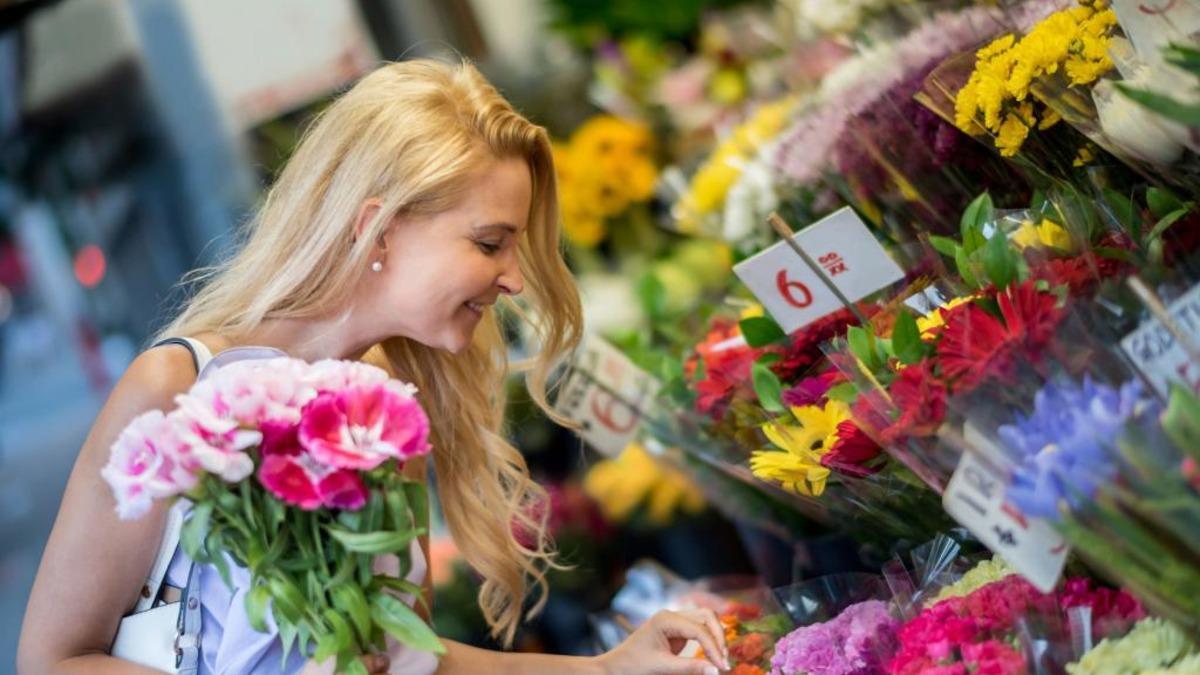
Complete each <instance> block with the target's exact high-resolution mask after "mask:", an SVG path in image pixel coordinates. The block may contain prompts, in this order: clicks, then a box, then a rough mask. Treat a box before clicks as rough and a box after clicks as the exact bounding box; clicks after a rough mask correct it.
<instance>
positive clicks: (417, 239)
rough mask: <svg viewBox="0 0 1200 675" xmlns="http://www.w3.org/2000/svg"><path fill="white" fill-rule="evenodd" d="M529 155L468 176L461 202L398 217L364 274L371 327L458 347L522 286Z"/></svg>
mask: <svg viewBox="0 0 1200 675" xmlns="http://www.w3.org/2000/svg"><path fill="white" fill-rule="evenodd" d="M532 193H533V188H532V181H531V179H530V173H529V165H528V164H527V163H526V162H525V160H524V159H520V158H510V159H489V160H488V161H487V162H485V163H483V164H481V165H480V166H479V168H478V170H477V171H476V172H475V173H474V175H473V176H471V177H470V178H469V179H468V185H467V189H466V190H465V191H464V192H463V198H462V201H460V202H459V203H458V204H457V205H456V206H454V207H453V208H451V209H450V210H448V211H445V212H442V213H439V214H436V215H432V216H413V217H399V218H397V219H396V220H395V221H394V222H393V223H392V226H391V227H390V228H389V229H388V231H387V233H386V234H385V235H384V239H383V242H382V244H383V245H382V246H381V247H380V249H378V250H376V252H375V254H374V256H373V257H372V258H371V261H372V262H374V261H379V262H381V263H382V264H383V269H382V270H380V271H379V272H373V271H368V272H367V273H366V274H365V279H364V286H365V288H364V289H363V290H364V295H365V297H363V296H360V297H361V298H362V299H363V300H364V301H365V302H364V304H363V305H361V306H360V307H362V308H363V309H366V310H367V314H368V317H367V318H368V321H372V322H374V323H375V325H371V326H367V329H368V330H372V331H374V330H379V329H380V328H384V327H386V328H387V329H388V330H387V333H388V334H390V335H398V336H403V337H407V338H410V339H412V340H416V341H417V342H420V343H422V344H425V345H427V346H430V347H434V348H437V349H445V350H448V351H451V352H459V351H461V350H463V349H465V348H466V347H467V346H469V345H470V344H471V337H472V335H473V334H474V332H475V326H476V325H478V323H479V321H480V319H481V318H482V317H483V313H484V312H487V311H489V310H490V308H491V305H492V304H494V303H495V302H496V300H497V298H499V297H500V296H501V295H516V294H517V293H520V292H521V289H522V287H523V281H522V278H521V270H520V269H519V267H518V264H517V244H518V243H519V241H520V239H521V237H523V236H525V229H526V227H527V226H528V222H527V221H528V219H529V209H530V202H531V201H532V199H533V195H532Z"/></svg>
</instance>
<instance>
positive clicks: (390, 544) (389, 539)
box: [328, 527, 425, 555]
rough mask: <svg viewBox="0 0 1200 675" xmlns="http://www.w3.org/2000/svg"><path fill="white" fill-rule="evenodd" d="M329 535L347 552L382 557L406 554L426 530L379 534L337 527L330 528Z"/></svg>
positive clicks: (381, 532) (380, 532)
mask: <svg viewBox="0 0 1200 675" xmlns="http://www.w3.org/2000/svg"><path fill="white" fill-rule="evenodd" d="M328 529H329V534H330V535H332V536H333V538H334V539H336V540H337V541H338V543H339V544H341V545H342V546H343V547H344V548H345V549H346V550H347V551H353V552H355V553H369V554H371V555H380V554H383V553H396V554H400V553H403V552H404V549H405V548H407V547H408V545H409V544H411V543H412V540H413V539H415V538H416V537H417V536H419V535H421V534H424V533H425V529H424V528H416V529H414V530H410V531H407V532H395V531H390V530H380V531H377V532H350V531H349V530H343V529H340V528H336V527H330V528H328Z"/></svg>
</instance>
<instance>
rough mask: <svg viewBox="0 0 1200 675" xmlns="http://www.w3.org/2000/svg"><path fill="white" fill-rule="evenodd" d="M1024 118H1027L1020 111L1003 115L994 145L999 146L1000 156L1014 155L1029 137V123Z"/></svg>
mask: <svg viewBox="0 0 1200 675" xmlns="http://www.w3.org/2000/svg"><path fill="white" fill-rule="evenodd" d="M1023 105H1029V104H1028V103H1026V104H1023ZM1030 112H1032V111H1030ZM1026 119H1028V118H1027V117H1025V116H1023V115H1022V114H1021V113H1020V111H1017V112H1010V113H1008V115H1007V116H1005V118H1004V122H1003V123H1001V124H1000V129H999V131H998V133H997V134H996V147H997V148H1000V154H1001V155H1002V156H1004V157H1012V156H1014V155H1016V154H1017V152H1019V151H1020V150H1021V146H1022V145H1024V144H1025V139H1026V138H1028V137H1029V127H1030V123H1028V122H1026V121H1025V120H1026Z"/></svg>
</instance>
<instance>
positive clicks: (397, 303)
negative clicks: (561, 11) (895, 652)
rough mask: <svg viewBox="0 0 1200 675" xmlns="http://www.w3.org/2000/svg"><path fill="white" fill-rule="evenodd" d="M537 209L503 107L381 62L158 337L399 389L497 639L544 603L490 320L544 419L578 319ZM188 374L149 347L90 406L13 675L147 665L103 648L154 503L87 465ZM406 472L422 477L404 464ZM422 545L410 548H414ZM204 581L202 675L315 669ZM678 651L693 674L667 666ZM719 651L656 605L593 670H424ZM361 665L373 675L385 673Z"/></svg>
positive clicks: (535, 144) (465, 78)
mask: <svg viewBox="0 0 1200 675" xmlns="http://www.w3.org/2000/svg"><path fill="white" fill-rule="evenodd" d="M557 216H558V214H557V200H556V195H555V180H554V167H553V164H552V159H551V152H550V143H549V140H548V137H547V135H546V132H545V130H544V129H542V128H541V127H537V126H535V125H533V124H531V123H530V122H529V121H527V120H526V119H524V118H523V117H521V116H520V115H519V114H518V113H516V112H515V111H514V110H513V109H512V107H511V106H510V105H509V104H508V103H507V102H506V101H505V100H504V99H503V98H502V97H501V96H500V95H499V94H498V93H497V92H496V91H495V89H493V88H492V87H491V86H490V85H489V84H488V83H487V82H486V81H485V80H484V79H483V77H482V76H481V75H480V74H479V73H478V72H477V71H476V70H475V69H474V68H473V67H471V66H470V65H467V64H462V65H448V64H443V63H439V62H433V61H409V62H404V63H395V64H389V65H385V66H383V67H381V68H379V69H378V70H376V71H375V72H373V73H372V74H370V75H368V76H367V77H366V78H364V79H363V80H362V81H361V82H359V83H358V84H357V85H356V86H355V87H354V88H353V89H351V90H350V91H349V92H347V93H346V94H345V95H343V96H342V97H341V98H339V99H338V100H337V101H336V102H335V103H333V104H332V105H331V106H330V107H329V108H328V110H326V111H325V112H324V113H323V114H322V115H321V117H320V119H319V120H318V121H317V122H316V123H315V124H314V125H313V127H312V128H311V130H310V131H309V132H308V133H307V135H306V137H305V138H304V140H303V141H302V142H301V143H300V146H299V147H298V148H297V149H296V152H295V155H294V156H293V157H292V158H291V160H290V161H289V163H288V165H287V167H286V168H285V169H284V170H283V172H282V173H281V174H280V176H279V179H278V181H277V182H276V184H275V185H274V186H273V187H272V189H271V190H270V192H269V194H268V195H267V198H266V200H265V202H264V203H263V205H262V207H261V210H260V211H259V213H258V214H257V216H256V217H255V219H254V220H253V222H252V223H251V225H250V228H249V232H248V238H247V240H246V242H245V244H244V246H243V247H242V248H241V250H240V251H239V252H238V253H237V254H236V255H235V256H234V257H233V258H232V259H231V260H229V261H228V262H227V263H226V264H225V265H223V266H222V267H220V268H219V269H217V270H214V271H212V272H211V273H210V274H208V275H207V279H206V283H205V284H204V286H203V288H202V290H200V292H199V293H198V294H197V295H196V296H195V297H194V298H193V299H192V300H191V302H190V303H189V304H188V305H187V306H186V307H185V308H184V310H183V311H182V313H181V314H180V315H179V316H178V318H176V319H175V321H174V322H173V323H172V324H171V325H170V326H168V327H167V329H166V330H164V331H163V333H162V336H160V337H187V338H193V339H198V340H199V345H198V346H199V347H200V348H202V349H204V348H206V349H207V350H208V351H211V352H213V353H220V352H223V351H226V350H229V349H231V348H234V347H245V346H257V347H268V348H273V349H275V350H280V351H282V352H285V353H287V354H288V355H291V356H293V357H298V358H302V359H305V360H309V361H313V360H317V359H321V358H330V357H332V358H343V359H359V358H364V357H371V358H373V359H374V360H377V361H380V362H382V363H383V364H384V365H385V366H386V367H388V368H389V369H390V370H391V371H392V372H393V373H394V374H395V375H396V376H397V377H399V378H401V379H404V380H407V381H411V382H413V383H414V384H416V385H417V386H418V387H419V389H420V391H421V399H422V404H423V405H424V406H425V408H426V410H427V411H428V412H429V416H430V418H431V420H432V422H433V430H432V435H433V445H434V448H435V450H434V454H433V458H434V459H433V464H434V469H435V471H434V473H435V475H436V480H437V492H438V494H439V495H440V499H441V506H442V510H443V512H444V513H445V516H446V521H447V523H448V525H449V528H450V532H451V534H452V535H453V536H454V539H455V541H456V543H457V545H458V547H459V549H460V550H461V551H462V553H463V555H464V557H465V558H466V559H467V561H468V562H469V563H470V564H471V566H472V567H473V568H474V569H475V571H476V572H477V573H478V574H479V575H480V576H481V577H482V578H483V584H482V587H481V589H480V591H479V603H480V607H481V609H482V610H483V614H484V616H485V617H486V619H487V621H488V624H489V625H490V627H491V630H492V633H493V635H495V636H496V637H498V638H500V639H501V640H503V641H504V642H505V643H511V641H512V638H513V635H514V632H515V630H516V628H517V624H518V623H519V621H520V619H521V615H522V606H523V600H524V598H525V597H526V594H527V590H528V588H527V584H528V583H532V585H534V586H536V587H537V588H538V590H539V591H540V593H541V598H540V599H541V600H544V595H545V591H546V582H545V578H544V576H543V570H544V569H545V567H546V566H547V565H550V564H553V558H552V555H551V552H550V551H549V550H548V548H547V542H546V539H545V536H544V534H545V533H544V523H541V522H533V521H531V520H530V518H529V517H528V515H527V514H528V513H529V512H530V511H529V509H528V506H529V505H530V504H531V503H532V502H534V501H536V500H538V499H541V498H542V497H543V496H544V495H543V493H542V491H541V490H540V489H539V488H538V487H537V485H536V484H535V483H533V482H532V481H531V479H530V477H529V473H528V470H527V469H526V466H525V462H524V460H523V459H522V457H521V455H520V454H519V453H518V452H517V450H516V449H515V448H513V447H512V446H511V445H509V444H508V443H507V442H506V441H505V440H504V438H503V436H502V435H501V434H500V431H499V429H500V424H501V419H502V413H503V397H502V394H501V392H502V391H503V389H502V386H501V385H502V380H503V378H504V375H505V373H506V372H507V368H508V366H507V363H506V360H505V355H506V350H505V345H504V341H503V339H502V335H501V327H500V325H499V324H498V321H497V317H496V314H495V310H494V309H493V305H494V303H496V302H497V301H498V300H506V301H509V300H511V298H512V297H513V296H516V295H518V294H521V295H522V297H523V298H524V299H525V300H526V302H525V303H524V304H525V305H526V308H525V309H526V311H527V313H528V314H527V316H528V317H531V318H530V319H528V320H530V321H532V324H533V328H534V335H536V339H537V341H538V344H539V345H540V347H541V352H540V353H539V354H538V355H537V356H536V357H535V358H533V359H532V361H531V363H529V364H528V367H527V368H526V381H527V384H528V387H529V391H530V394H531V396H532V398H533V400H535V401H537V402H538V404H539V405H540V406H542V408H543V409H546V410H547V412H548V413H549V414H551V416H553V413H552V412H551V411H550V410H549V408H548V407H547V402H546V385H547V379H548V376H549V373H550V372H551V370H552V368H553V367H554V366H555V364H556V363H557V362H559V361H560V360H561V358H562V357H563V356H564V355H566V354H567V353H568V352H569V351H570V350H571V349H572V348H573V346H574V345H575V343H576V342H577V340H578V338H579V334H580V323H581V320H580V309H579V300H578V296H577V294H576V292H575V290H574V286H573V284H572V280H571V277H570V274H569V272H568V271H567V268H566V266H565V265H564V263H563V260H562V257H561V254H560V252H559V241H558V222H557V220H558V217H557ZM522 316H526V315H524V314H523V315H522ZM195 378H196V370H195V367H194V365H193V362H192V356H191V355H190V354H188V352H187V350H185V349H184V348H183V347H182V346H175V345H163V346H159V347H156V348H153V349H149V350H147V351H146V352H144V353H143V354H141V355H140V356H139V357H138V358H137V359H136V360H135V361H134V362H133V363H132V364H131V365H130V367H129V369H128V371H127V372H126V373H125V374H124V376H123V377H122V378H121V381H120V382H119V383H118V384H117V386H116V388H115V389H114V391H113V393H112V395H111V397H110V399H109V400H108V402H107V403H106V405H105V406H104V409H103V410H102V411H101V413H100V415H99V417H98V419H97V421H96V423H95V425H94V427H93V428H92V431H91V433H90V434H89V436H88V438H87V440H86V441H85V444H84V447H83V449H82V451H81V453H80V456H79V458H78V460H77V461H76V464H75V467H74V470H73V471H72V474H71V477H70V480H69V482H68V484H67V489H66V493H65V495H64V497H63V503H62V506H61V509H60V512H59V515H58V520H57V522H56V523H55V525H54V530H53V532H52V533H51V536H50V540H49V542H48V543H47V545H46V551H45V554H44V556H43V559H42V562H41V567H40V569H39V571H38V576H37V580H36V581H35V583H34V587H33V592H32V594H31V596H30V600H29V607H28V611H27V612H26V616H25V622H24V626H23V629H22V634H21V643H20V648H19V653H18V663H19V669H20V671H21V672H22V673H28V674H30V675H44V674H47V673H87V674H89V675H93V674H100V673H135V672H148V671H145V670H142V669H141V667H140V666H136V665H135V664H132V663H131V662H128V661H121V660H119V659H116V658H113V657H111V656H109V655H108V654H107V653H106V652H107V650H108V648H109V645H110V644H111V642H112V639H113V635H114V633H115V631H116V629H117V625H118V622H119V621H120V619H121V617H122V616H123V615H124V614H125V613H127V612H128V611H129V609H130V608H131V607H132V606H133V605H134V602H135V600H136V598H137V596H138V593H139V588H140V586H141V584H142V581H143V579H144V578H145V576H146V572H147V570H148V568H149V567H150V565H151V562H152V559H153V557H154V554H155V551H156V546H157V545H158V543H159V540H160V537H161V532H162V529H163V523H164V520H165V518H166V508H165V507H164V506H162V505H158V506H157V510H156V511H155V512H154V513H153V517H147V518H142V519H140V520H137V521H132V522H127V521H119V520H117V518H116V516H115V515H114V513H113V498H112V496H111V493H110V491H109V490H108V488H107V486H106V485H105V484H104V483H103V482H102V480H101V478H100V469H101V467H102V466H103V465H104V463H105V461H106V459H107V454H108V448H109V446H110V445H111V444H112V442H113V440H114V439H115V437H116V435H117V434H118V433H119V431H120V430H121V429H122V427H123V426H124V425H125V424H126V423H127V422H128V421H129V420H131V419H132V418H133V417H134V416H136V415H138V414H140V413H142V412H144V411H146V410H149V409H154V408H158V409H168V408H170V407H171V406H172V399H173V397H174V396H175V395H176V394H178V393H180V392H182V391H185V390H186V389H188V388H189V387H190V386H191V384H192V383H193V382H194V380H195ZM411 470H412V472H413V473H412V475H414V476H422V477H423V476H424V475H425V472H424V470H423V467H420V466H412V467H411ZM513 523H518V524H519V526H520V527H523V528H525V529H526V530H527V531H532V532H536V533H538V536H537V537H536V541H537V544H536V546H535V547H534V549H533V550H530V549H528V548H525V547H522V546H521V545H519V544H518V543H517V542H516V541H514V539H513V534H512V531H513V526H512V524H513ZM426 543H427V542H424V541H422V542H421V551H428V550H429V549H428V546H427V545H425V544H426ZM85 561H86V562H85ZM210 576H211V575H210ZM424 581H425V584H426V591H427V593H428V592H429V585H428V584H429V581H428V579H425V580H424ZM204 588H207V586H205V587H202V590H201V602H202V603H203V605H204V612H205V621H204V629H203V633H202V636H201V637H202V647H201V651H202V654H201V657H202V658H201V666H200V672H220V671H222V669H224V670H225V672H262V673H278V672H280V669H281V666H283V671H284V672H295V671H296V670H300V669H305V670H309V671H315V670H319V669H320V668H321V667H322V666H319V665H318V664H313V663H303V662H301V663H293V662H291V661H289V662H288V663H286V664H284V663H281V662H280V656H279V653H280V652H279V650H278V643H279V641H278V638H277V637H276V636H263V635H261V634H250V635H248V634H245V633H246V631H247V630H248V629H246V628H245V620H244V612H243V610H242V604H241V603H240V602H231V601H230V600H229V598H228V597H224V598H215V597H212V593H213V592H215V591H213V592H208V591H204ZM206 593H207V594H208V595H207V596H206ZM226 595H228V592H227V591H226ZM540 604H541V603H540V602H539V603H537V604H536V605H535V607H537V606H540ZM239 615H242V616H241V617H239ZM239 618H240V619H241V620H240V621H239ZM234 633H238V634H234ZM214 634H215V635H214ZM688 639H692V640H696V641H697V642H699V644H700V645H701V646H702V647H703V648H704V651H705V653H706V654H707V655H709V659H711V662H710V661H706V660H697V659H687V658H683V657H680V656H678V655H677V652H678V650H679V649H680V647H681V646H682V643H683V642H684V641H685V640H688ZM222 652H235V653H232V654H230V653H224V654H223V653H222ZM724 653H725V647H724V639H723V631H722V629H721V627H720V624H719V623H718V622H717V620H716V617H715V616H714V615H713V614H712V613H711V612H706V613H678V614H676V613H667V612H664V613H661V614H659V615H657V616H656V617H655V618H654V619H653V620H651V621H650V622H649V623H648V624H646V625H645V626H643V627H642V628H641V629H640V630H638V631H637V632H635V633H634V634H633V635H632V636H631V637H630V638H629V639H628V640H627V641H626V642H625V643H624V644H622V645H621V646H620V647H618V648H617V649H615V650H613V651H612V652H609V653H607V654H604V655H602V656H599V657H595V658H574V657H557V656H543V655H522V654H511V653H505V654H497V653H491V652H486V651H483V650H479V649H474V648H471V647H468V646H465V645H461V644H455V643H453V642H447V654H446V655H445V656H444V657H442V658H441V660H440V662H438V663H431V664H430V665H429V666H428V667H427V668H425V669H424V671H425V672H431V671H432V670H433V669H435V668H436V672H438V673H480V672H496V673H550V672H553V673H574V672H578V673H591V672H597V673H605V672H608V673H630V674H638V673H702V672H712V673H715V672H716V666H718V665H720V666H724V665H725V659H724V658H723V656H724ZM389 656H391V657H392V661H393V662H394V663H395V664H396V668H397V670H395V672H419V671H421V670H422V669H420V668H417V667H415V666H413V665H412V664H413V663H415V661H416V660H419V659H416V660H414V659H413V658H411V657H412V654H405V653H404V650H403V649H402V648H401V647H399V646H394V648H393V650H392V651H391V652H390V653H389ZM364 660H365V661H366V662H367V664H368V666H369V667H370V668H372V669H374V670H375V671H376V672H386V668H387V667H388V665H387V660H388V659H387V658H379V657H371V658H367V659H364ZM430 660H432V659H430ZM229 664H237V665H236V666H233V665H229ZM400 664H408V665H405V666H401V665H400ZM323 667H325V668H328V664H324V666H323Z"/></svg>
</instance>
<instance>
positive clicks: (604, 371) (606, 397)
mask: <svg viewBox="0 0 1200 675" xmlns="http://www.w3.org/2000/svg"><path fill="white" fill-rule="evenodd" d="M660 386H661V385H660V383H659V382H658V380H656V379H654V378H653V377H651V376H650V375H649V374H648V373H647V372H645V371H644V370H642V369H640V368H638V367H637V366H635V365H634V364H633V362H632V361H630V360H629V357H627V356H625V355H624V354H622V353H621V352H620V350H618V349H617V348H616V347H613V346H612V345H611V344H609V343H608V342H606V341H605V340H603V339H602V338H599V337H596V336H594V335H588V336H586V337H585V338H584V340H583V343H582V344H581V345H580V347H579V351H578V352H576V355H575V360H574V362H573V363H572V366H571V373H570V375H569V376H568V378H567V381H566V383H565V384H564V385H563V387H562V390H561V391H560V392H559V395H558V399H557V400H556V401H555V408H556V409H557V410H558V411H559V412H560V413H562V414H563V415H565V416H566V417H569V418H570V419H572V420H574V421H576V422H578V423H579V424H580V426H581V429H580V431H579V434H580V436H582V437H583V440H584V441H586V442H587V443H588V444H589V445H591V446H592V447H594V448H596V450H597V451H599V452H601V453H603V454H605V455H607V456H609V457H615V456H617V455H619V454H620V453H621V451H622V450H624V449H625V447H626V446H627V445H629V443H630V442H632V441H633V440H634V439H635V438H636V436H637V431H638V426H639V425H640V424H641V421H642V416H643V414H644V413H645V412H646V410H647V409H648V407H649V405H650V404H651V402H652V401H653V400H654V397H655V395H656V394H657V393H658V390H659V387H660Z"/></svg>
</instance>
